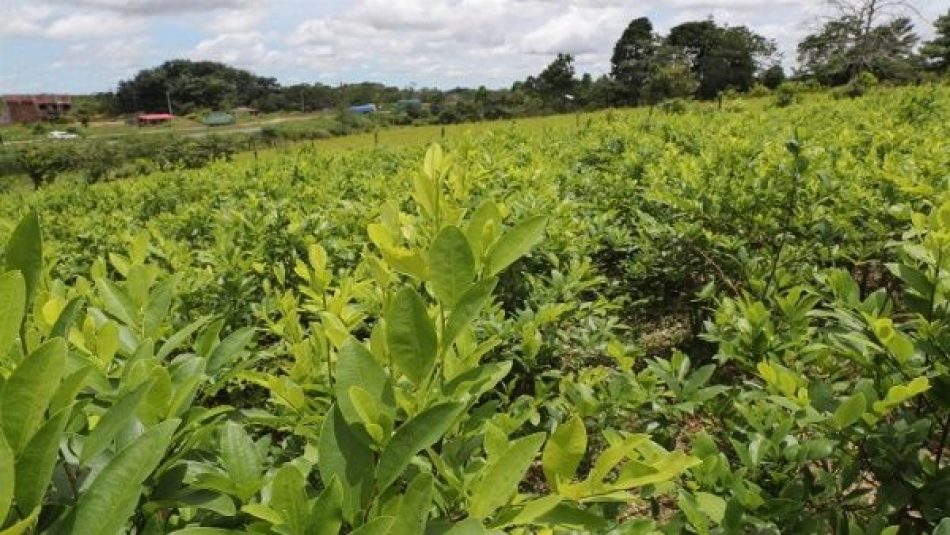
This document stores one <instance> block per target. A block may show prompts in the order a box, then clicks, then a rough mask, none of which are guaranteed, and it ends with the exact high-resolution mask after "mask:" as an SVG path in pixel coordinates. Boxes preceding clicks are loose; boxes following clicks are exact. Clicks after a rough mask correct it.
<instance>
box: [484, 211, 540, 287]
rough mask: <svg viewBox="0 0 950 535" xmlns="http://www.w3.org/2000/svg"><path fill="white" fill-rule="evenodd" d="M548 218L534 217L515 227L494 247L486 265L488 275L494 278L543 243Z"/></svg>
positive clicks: (489, 253)
mask: <svg viewBox="0 0 950 535" xmlns="http://www.w3.org/2000/svg"><path fill="white" fill-rule="evenodd" d="M547 223H548V218H547V217H544V216H537V217H532V218H530V219H526V220H524V221H522V222H521V223H519V224H517V225H515V227H514V228H512V229H511V230H509V231H508V232H507V233H505V234H504V235H503V236H502V237H501V238H499V239H498V241H497V242H495V244H494V245H492V247H491V249H489V251H488V260H487V261H486V263H485V268H486V274H487V275H488V276H494V275H497V274H499V273H501V272H502V271H504V269H505V268H506V267H508V266H510V265H511V264H513V263H514V262H515V260H518V259H519V258H521V257H522V256H524V255H525V254H527V253H528V252H529V251H531V249H532V248H533V247H534V246H535V245H537V244H538V243H540V242H541V239H542V238H543V237H544V227H545V226H546V225H547Z"/></svg>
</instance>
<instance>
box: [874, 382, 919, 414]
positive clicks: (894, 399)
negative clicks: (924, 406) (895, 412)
mask: <svg viewBox="0 0 950 535" xmlns="http://www.w3.org/2000/svg"><path fill="white" fill-rule="evenodd" d="M927 390H930V381H929V380H928V379H927V378H926V377H922V376H921V377H917V378H915V379H914V380H912V381H911V382H909V383H907V384H903V385H894V386H892V387H891V388H889V389H888V390H887V396H885V398H884V399H883V400H881V401H875V402H874V405H873V406H874V412H876V413H878V414H879V415H884V414H886V413H887V412H889V411H890V410H892V409H894V408H895V407H897V406H898V405H900V404H901V403H904V402H905V401H907V400H909V399H911V398H913V397H914V396H917V395H920V394H923V393H924V392H926V391H927Z"/></svg>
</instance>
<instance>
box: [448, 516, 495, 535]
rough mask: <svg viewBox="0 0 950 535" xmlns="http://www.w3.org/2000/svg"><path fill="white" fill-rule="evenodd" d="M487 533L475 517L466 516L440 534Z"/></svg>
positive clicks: (466, 534) (480, 534) (465, 534)
mask: <svg viewBox="0 0 950 535" xmlns="http://www.w3.org/2000/svg"><path fill="white" fill-rule="evenodd" d="M485 533H487V532H486V531H485V527H484V526H482V523H481V521H480V520H478V519H477V518H466V519H465V520H463V521H461V522H459V523H458V524H455V525H454V526H452V527H451V528H450V529H449V530H448V531H446V532H445V533H443V534H442V535H484V534H485Z"/></svg>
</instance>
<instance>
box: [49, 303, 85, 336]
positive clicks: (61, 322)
mask: <svg viewBox="0 0 950 535" xmlns="http://www.w3.org/2000/svg"><path fill="white" fill-rule="evenodd" d="M84 306H86V300H85V299H84V298H82V297H74V298H73V299H70V301H69V303H67V304H66V308H64V309H63V311H62V312H60V313H59V317H58V318H56V323H55V324H54V325H53V330H52V331H50V338H57V337H60V338H68V337H69V329H71V328H72V326H73V324H74V323H75V322H76V318H77V316H79V313H80V312H82V309H83V307H84Z"/></svg>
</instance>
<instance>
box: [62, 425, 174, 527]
mask: <svg viewBox="0 0 950 535" xmlns="http://www.w3.org/2000/svg"><path fill="white" fill-rule="evenodd" d="M178 424H179V420H168V421H166V422H162V423H161V424H158V425H156V426H155V427H153V428H151V429H149V430H148V431H146V432H145V433H143V434H142V435H141V436H139V437H138V438H137V439H135V441H134V442H132V443H131V444H129V445H128V446H126V447H125V448H124V449H122V450H121V451H120V452H119V453H118V454H117V455H116V456H115V457H114V458H113V459H112V461H110V462H109V464H107V465H106V467H105V468H103V469H102V472H100V473H99V475H98V476H96V479H95V480H94V481H93V482H92V484H91V485H90V486H89V487H88V488H87V489H86V491H85V492H83V493H82V495H81V496H80V497H79V501H78V503H77V504H76V508H75V509H74V510H73V513H72V515H71V519H70V520H71V521H67V525H66V526H62V528H64V529H62V530H61V531H59V532H60V533H83V534H87V535H115V534H116V533H118V532H119V531H120V530H121V529H122V528H123V527H124V526H125V525H126V522H127V521H128V519H129V517H131V516H132V514H133V513H134V512H135V506H136V504H137V503H138V501H139V496H140V495H141V492H142V483H144V482H145V480H146V479H148V476H149V475H151V473H152V472H153V471H154V470H155V468H156V467H157V466H158V463H159V462H161V460H162V458H163V457H164V456H165V452H166V450H167V449H168V446H169V445H170V444H171V440H172V436H173V435H174V434H175V430H176V429H177V428H178Z"/></svg>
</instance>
